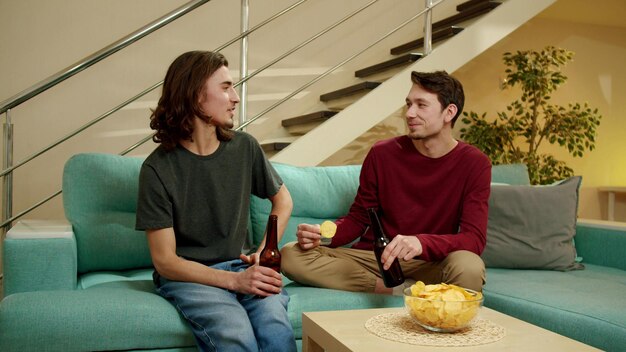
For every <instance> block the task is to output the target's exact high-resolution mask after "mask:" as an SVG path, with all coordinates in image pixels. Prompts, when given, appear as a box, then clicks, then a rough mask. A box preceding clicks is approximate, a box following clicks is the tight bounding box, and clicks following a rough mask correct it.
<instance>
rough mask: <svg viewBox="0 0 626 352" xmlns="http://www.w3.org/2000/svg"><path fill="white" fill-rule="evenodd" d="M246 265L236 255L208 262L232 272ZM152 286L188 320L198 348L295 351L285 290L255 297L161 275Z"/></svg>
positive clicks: (209, 349)
mask: <svg viewBox="0 0 626 352" xmlns="http://www.w3.org/2000/svg"><path fill="white" fill-rule="evenodd" d="M247 267H248V264H245V263H244V262H242V261H241V260H239V259H236V260H232V261H227V262H223V263H218V264H215V265H212V266H211V268H214V269H218V270H226V271H232V272H239V271H243V270H245V269H246V268H247ZM156 290H157V292H158V293H159V294H160V295H161V296H163V297H165V298H166V299H167V300H168V301H170V302H171V303H172V304H173V305H174V306H175V307H176V309H178V311H179V312H181V314H182V315H183V316H184V317H185V319H186V320H187V321H188V322H189V323H190V325H191V329H192V330H193V334H194V336H195V338H196V342H197V344H198V348H199V349H200V351H220V352H221V351H226V352H230V351H255V352H256V351H267V352H273V351H290V352H291V351H296V342H295V339H294V335H293V330H292V328H291V324H290V323H289V317H288V316H287V302H289V296H288V295H287V293H286V292H285V291H284V290H283V291H282V292H281V293H280V294H277V295H272V296H269V297H266V298H259V297H256V296H253V295H244V294H241V293H237V292H233V291H229V290H225V289H222V288H219V287H213V286H206V285H202V284H196V283H189V282H180V281H170V280H167V279H165V278H163V277H160V278H159V279H158V283H157V289H156Z"/></svg>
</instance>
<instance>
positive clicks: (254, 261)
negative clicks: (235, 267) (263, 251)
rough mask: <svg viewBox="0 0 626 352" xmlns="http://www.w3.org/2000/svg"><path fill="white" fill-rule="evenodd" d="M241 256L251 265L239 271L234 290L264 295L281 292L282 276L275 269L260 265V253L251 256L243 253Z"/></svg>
mask: <svg viewBox="0 0 626 352" xmlns="http://www.w3.org/2000/svg"><path fill="white" fill-rule="evenodd" d="M239 258H240V259H241V260H243V261H244V262H246V263H248V264H250V267H249V268H248V269H246V270H245V271H241V272H238V273H237V277H236V281H235V287H234V291H237V292H240V293H243V294H250V295H257V296H262V297H266V296H271V295H273V294H277V293H280V290H281V288H282V286H283V281H282V277H281V276H280V274H279V273H277V272H275V271H274V270H273V269H270V268H266V267H264V266H260V265H259V254H258V253H254V254H252V255H250V256H246V255H243V254H242V255H240V256H239Z"/></svg>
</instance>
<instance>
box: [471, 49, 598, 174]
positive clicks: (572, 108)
mask: <svg viewBox="0 0 626 352" xmlns="http://www.w3.org/2000/svg"><path fill="white" fill-rule="evenodd" d="M573 56H574V53H573V52H570V51H567V50H564V49H561V48H555V47H552V46H548V47H546V48H544V49H543V50H541V51H533V50H526V51H517V52H516V53H509V52H507V53H504V55H503V60H504V64H505V65H506V66H507V69H506V70H505V73H506V79H505V81H504V85H505V87H506V86H508V87H515V86H519V87H520V88H521V93H522V95H521V97H520V98H519V99H517V100H515V101H514V102H512V103H511V104H509V105H508V106H507V108H506V111H503V112H498V113H497V115H498V116H497V118H495V119H489V120H488V119H487V117H486V116H487V114H486V113H483V114H482V115H480V116H479V115H478V114H477V113H476V112H473V111H470V112H464V113H463V118H462V121H463V123H465V124H466V127H464V128H462V129H461V130H460V132H461V138H462V139H463V140H465V141H466V142H467V143H470V144H473V145H475V146H476V147H478V148H479V149H481V150H482V151H483V152H484V153H485V154H487V156H489V158H490V159H491V161H492V163H493V164H494V165H498V164H512V163H524V164H526V165H527V166H528V173H529V177H530V181H531V183H532V184H548V183H552V182H555V181H558V180H562V179H564V178H567V177H570V176H572V175H573V173H574V171H573V170H572V168H570V167H569V166H567V164H566V163H565V162H564V161H560V160H557V159H556V158H555V157H554V156H552V155H550V154H547V153H542V152H541V151H540V146H541V145H542V143H544V142H548V143H550V144H558V145H560V146H562V147H564V148H567V150H568V152H569V154H571V155H572V156H574V157H582V156H583V154H584V152H585V151H587V150H588V151H591V150H593V149H594V148H595V141H596V129H597V127H598V126H599V125H600V119H601V117H602V116H601V115H599V114H598V110H597V109H592V108H591V107H589V106H588V105H587V103H584V104H582V105H581V104H579V103H570V104H568V106H567V107H563V106H559V105H553V104H550V96H551V94H552V93H553V92H554V91H555V90H556V89H557V88H558V87H559V86H560V85H562V84H563V83H565V81H566V80H567V77H566V76H565V75H563V73H562V72H561V66H564V65H565V64H567V63H568V62H569V61H572V58H573Z"/></svg>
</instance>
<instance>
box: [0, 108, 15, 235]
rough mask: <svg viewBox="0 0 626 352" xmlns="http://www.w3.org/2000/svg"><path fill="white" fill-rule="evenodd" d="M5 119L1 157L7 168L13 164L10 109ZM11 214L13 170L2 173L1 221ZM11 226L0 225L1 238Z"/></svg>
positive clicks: (3, 165) (3, 164)
mask: <svg viewBox="0 0 626 352" xmlns="http://www.w3.org/2000/svg"><path fill="white" fill-rule="evenodd" d="M5 116H6V121H5V122H4V126H3V137H4V146H3V147H4V148H3V149H4V155H3V157H2V168H3V169H7V168H9V167H11V166H12V165H13V123H12V122H11V109H7V111H6V114H5ZM11 216H13V172H12V171H11V172H9V173H7V174H6V175H4V178H3V180H2V222H3V223H4V222H5V221H6V220H7V219H10V218H11ZM10 228H11V224H10V223H9V224H7V225H6V226H4V227H2V229H1V230H2V232H1V234H2V239H4V235H5V234H6V233H7V231H8V230H9V229H10Z"/></svg>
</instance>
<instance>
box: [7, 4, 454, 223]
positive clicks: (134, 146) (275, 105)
mask: <svg viewBox="0 0 626 352" xmlns="http://www.w3.org/2000/svg"><path fill="white" fill-rule="evenodd" d="M304 1H306V0H301V1H300V2H299V3H297V4H296V6H297V5H299V4H300V3H302V2H304ZM376 1H378V0H373V1H372V3H373V2H376ZM443 1H445V0H438V1H435V2H432V3H431V4H430V7H428V6H427V7H426V8H425V9H424V10H422V11H421V12H419V13H417V14H416V15H414V16H412V17H410V18H409V19H407V20H405V21H404V22H402V23H401V24H400V25H399V26H397V27H396V28H394V29H392V30H391V31H389V32H387V33H386V34H384V35H383V36H381V37H380V38H378V39H377V40H376V41H374V42H373V43H371V44H370V45H368V46H367V47H366V48H364V49H362V50H360V51H359V52H357V53H355V54H353V55H351V56H350V57H348V58H346V59H344V60H343V61H341V62H339V63H338V64H336V65H335V66H333V67H331V68H330V69H328V70H327V71H325V72H324V73H322V74H320V75H319V76H317V77H315V78H314V79H312V80H311V81H309V82H307V83H305V84H304V85H302V86H301V87H300V88H298V89H296V90H294V91H293V92H292V93H290V94H288V95H287V96H285V97H284V98H282V99H281V100H279V101H278V102H276V103H274V104H272V105H271V106H270V107H268V108H266V109H265V110H263V111H262V112H260V113H258V114H257V115H255V116H254V117H252V118H251V119H250V120H248V121H246V122H244V123H242V124H241V125H239V126H238V127H237V128H235V130H236V131H239V130H242V129H243V128H245V127H246V126H248V125H249V124H251V123H253V122H254V121H256V120H258V119H259V118H261V117H262V116H264V115H265V114H267V113H268V112H270V111H272V110H273V109H275V108H276V107H278V106H279V105H281V104H283V103H284V102H286V101H287V100H289V99H291V98H292V97H294V96H295V95H296V94H298V93H300V92H301V91H303V90H304V89H306V88H308V87H310V86H311V85H313V84H315V83H317V82H318V81H320V80H321V79H323V78H325V77H326V76H328V75H329V74H331V73H332V72H334V71H335V70H337V69H338V68H340V67H341V66H343V65H345V64H346V63H348V62H349V61H351V60H353V59H355V58H356V57H358V56H359V55H361V54H363V53H364V52H365V51H367V50H369V49H370V48H372V47H373V46H375V45H376V44H378V43H380V42H381V41H383V40H385V39H386V38H387V37H389V36H390V35H392V34H394V33H395V32H397V31H398V30H400V29H402V28H403V27H404V26H406V25H407V24H409V23H411V22H412V21H413V20H415V19H416V18H418V17H420V16H421V15H423V14H425V13H427V12H429V11H431V10H432V9H433V8H435V7H436V6H438V5H439V4H441V3H442V2H443ZM370 5H371V3H369V4H367V5H366V7H367V6H370ZM358 11H360V10H357V12H358ZM285 12H286V11H285ZM346 19H347V18H344V19H342V21H344V20H346ZM263 24H264V23H263ZM258 27H259V25H257V26H255V27H254V28H252V29H250V30H249V31H248V32H246V33H242V34H241V35H240V36H238V38H237V39H233V40H231V41H229V42H227V43H226V44H224V45H222V46H221V47H219V48H218V49H216V50H215V51H219V50H221V49H223V48H224V47H226V46H228V45H230V44H232V43H234V42H235V41H237V40H238V39H241V37H243V36H245V35H248V34H249V33H251V32H253V31H254V30H256V29H258ZM331 27H333V26H331ZM333 28H334V27H333ZM330 29H332V28H327V29H325V30H323V31H322V32H323V33H326V32H328V31H329V30H330ZM320 33H321V32H320ZM320 35H321V34H319V33H318V35H314V36H313V37H312V38H317V37H319V36H320ZM308 41H312V39H311V38H310V39H309V40H308ZM300 47H301V46H300V45H298V46H296V47H295V48H293V49H292V50H293V51H295V50H298V49H299V48H300ZM293 51H291V52H293ZM291 52H290V53H291ZM287 55H288V54H286V55H285V54H283V55H282V56H281V57H280V59H282V58H284V57H285V56H287ZM280 59H278V60H280ZM278 60H276V61H278ZM274 63H275V62H274ZM267 67H269V66H267V65H266V66H264V67H263V70H264V69H266V68H267ZM261 71H262V70H256V71H255V72H254V73H253V74H251V75H249V76H246V77H244V78H243V79H241V80H240V81H238V82H236V83H235V84H234V85H235V86H237V85H239V84H241V83H244V82H245V81H247V80H248V79H250V78H252V77H253V76H254V75H256V74H258V73H259V72H261ZM162 83H163V82H162V81H161V82H159V83H157V84H155V85H154V86H152V87H150V88H152V89H150V88H148V89H150V91H151V90H153V89H155V88H156V87H158V86H159V85H161V84H162ZM153 87H154V88H153ZM144 92H146V91H144ZM142 93H143V92H142ZM146 93H147V92H146ZM146 93H144V94H143V95H145V94H146ZM140 94H141V93H140ZM143 95H142V96H143ZM131 99H132V98H131ZM129 101H130V99H129V100H127V102H129ZM125 103H126V102H125ZM94 123H95V122H94ZM153 136H154V133H151V134H150V135H148V136H146V137H144V138H143V139H141V140H140V141H138V142H136V143H135V144H133V145H132V146H130V147H128V148H126V149H125V150H124V151H122V152H121V153H119V154H120V155H126V154H128V153H129V152H131V151H133V150H135V149H136V148H138V147H139V146H141V145H143V144H144V143H146V142H147V141H149V140H151V139H152V137H153ZM7 170H9V169H7ZM5 171H6V170H5ZM5 171H3V172H2V173H0V176H2V175H4V174H6V172H5ZM10 171H11V170H9V171H7V172H10ZM62 191H63V190H62V189H61V190H59V191H57V192H56V193H54V194H52V195H50V196H49V197H48V198H46V199H44V200H42V201H40V202H39V203H37V204H35V205H34V206H32V207H30V208H29V209H27V210H25V211H22V212H21V213H19V214H18V215H16V216H13V217H11V218H10V219H7V220H5V221H4V222H3V223H1V224H0V228H4V227H5V226H6V225H8V224H10V223H11V222H13V221H15V220H16V219H18V218H20V217H22V216H24V215H25V214H27V213H29V212H30V211H32V210H34V209H35V208H37V207H39V206H41V205H42V204H44V203H45V202H47V201H49V200H50V199H52V198H54V197H55V196H57V195H59V194H61V193H62Z"/></svg>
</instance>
